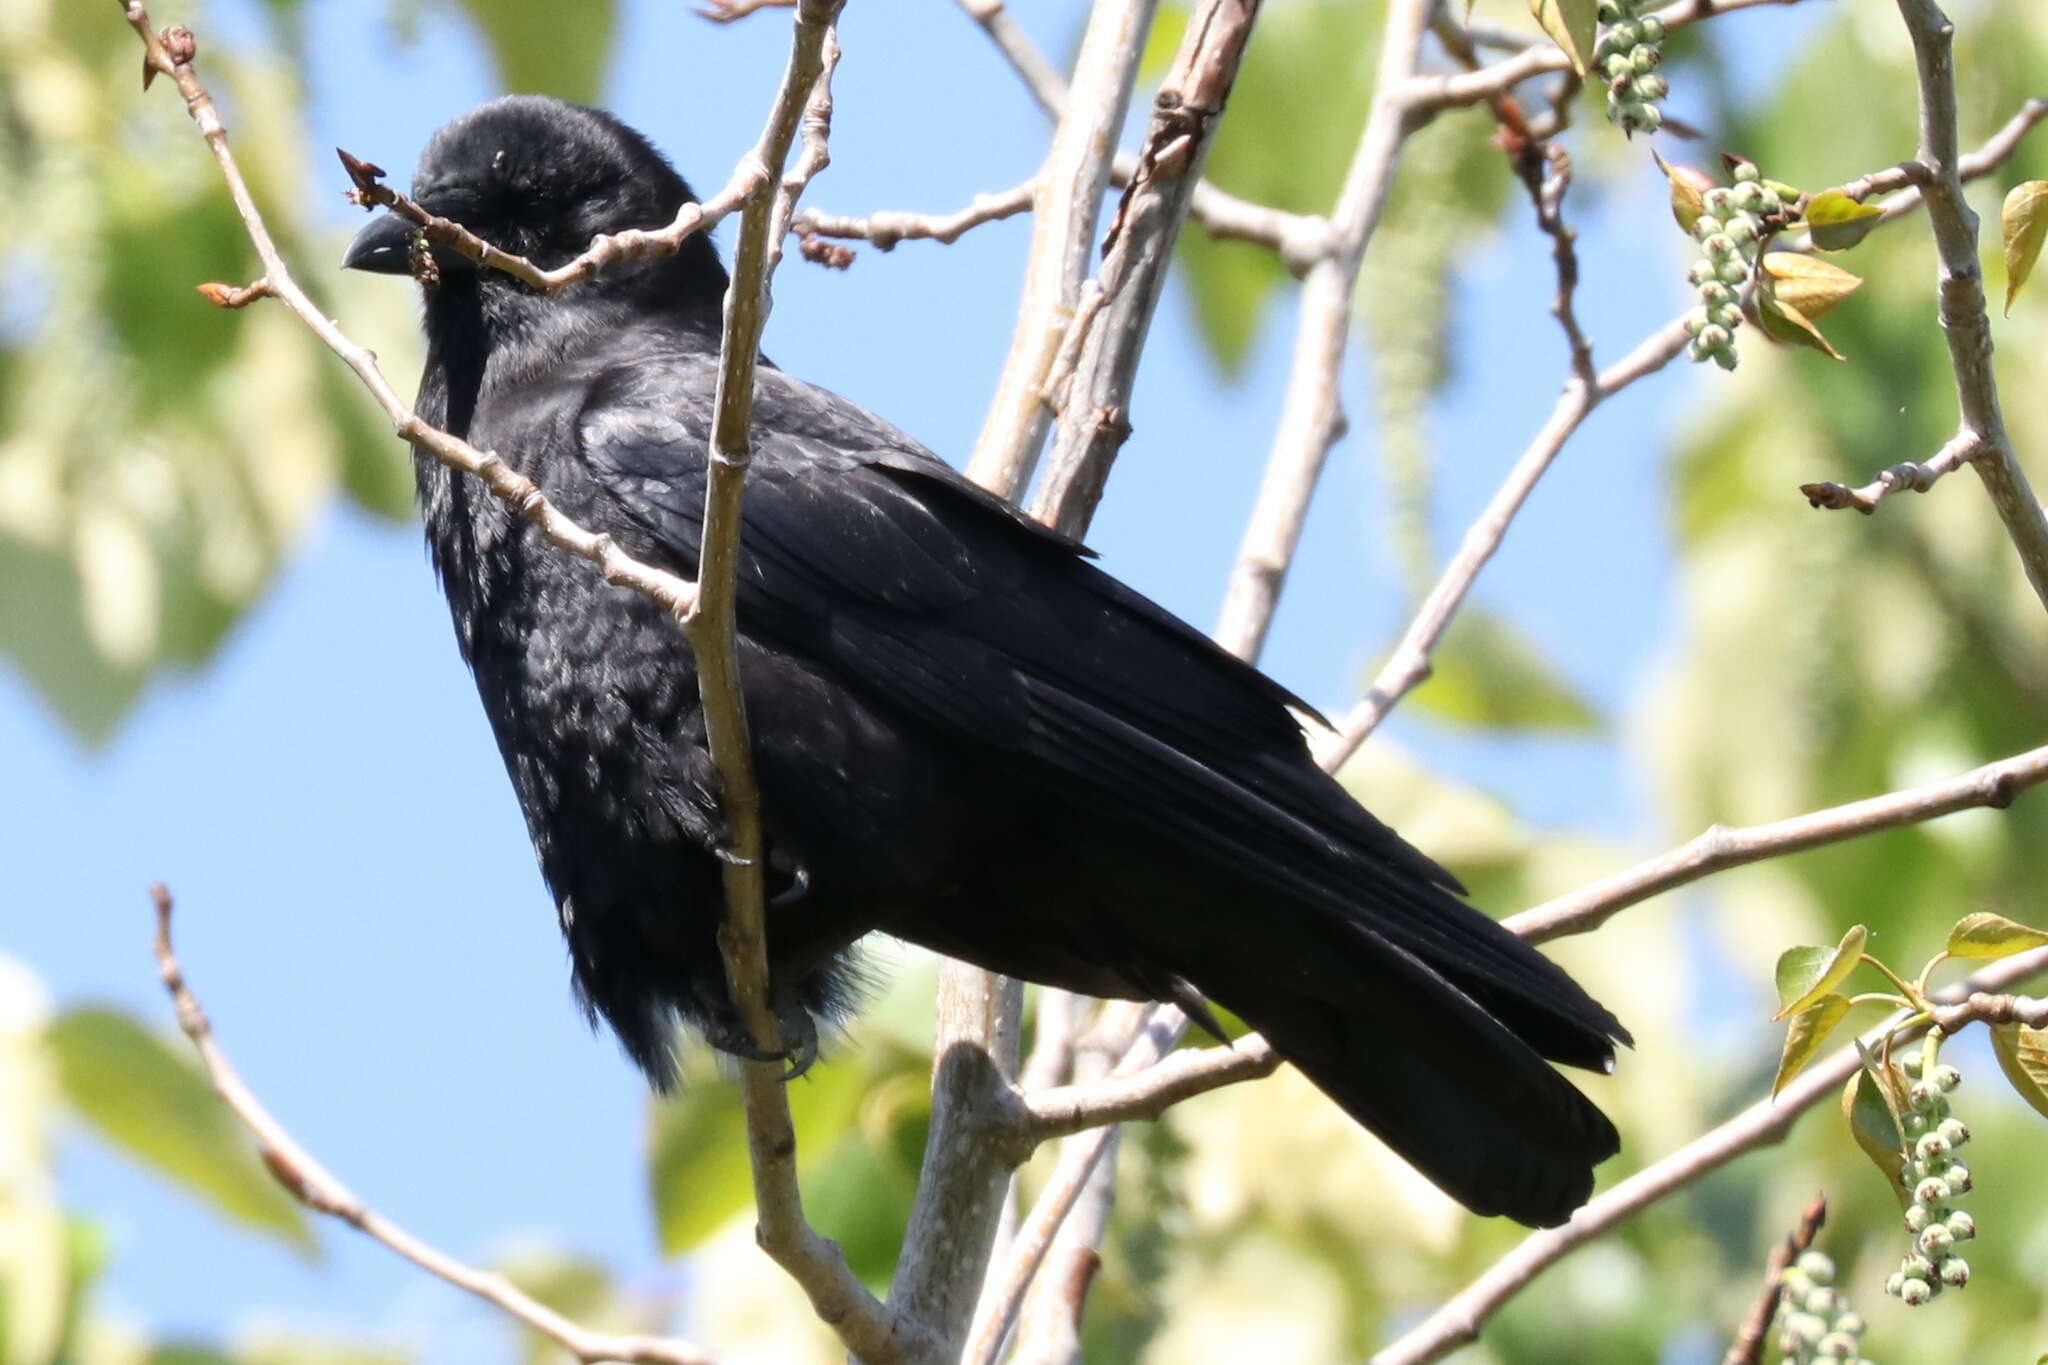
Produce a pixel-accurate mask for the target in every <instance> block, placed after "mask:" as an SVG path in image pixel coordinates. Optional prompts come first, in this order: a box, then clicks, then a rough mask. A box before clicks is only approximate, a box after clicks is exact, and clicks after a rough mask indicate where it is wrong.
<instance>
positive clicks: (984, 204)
mask: <svg viewBox="0 0 2048 1365" xmlns="http://www.w3.org/2000/svg"><path fill="white" fill-rule="evenodd" d="M1037 184H1038V182H1037V181H1036V180H1027V181H1025V182H1024V183H1023V184H1021V185H1019V186H1017V187H1016V188H1014V189H1008V190H1002V191H999V192H997V193H994V194H978V195H976V196H975V197H974V199H973V201H972V202H971V203H969V204H968V205H967V207H966V208H964V209H957V210H955V211H954V212H952V213H903V212H896V211H885V212H882V213H875V214H870V215H868V216H867V217H866V218H846V217H842V216H839V215H837V214H830V213H822V212H820V211H818V210H817V209H805V210H803V211H802V212H800V213H798V214H797V215H796V217H795V218H793V219H791V220H790V231H792V232H794V233H796V234H797V235H798V236H799V237H807V236H808V237H841V238H851V239H854V240H858V241H865V242H869V243H872V244H873V246H874V247H875V249H876V250H877V251H888V250H891V249H892V248H894V247H895V245H896V244H897V243H898V242H910V241H934V242H947V243H951V242H957V241H959V240H960V238H961V236H962V235H963V234H965V233H966V232H967V231H968V230H970V229H972V228H977V227H980V226H981V225H982V224H983V223H994V222H999V221H1001V220H1002V219H1004V218H1014V217H1016V216H1017V215H1018V214H1020V213H1026V212H1029V211H1030V208H1031V199H1032V194H1033V192H1034V191H1035V190H1036V189H1037Z"/></svg>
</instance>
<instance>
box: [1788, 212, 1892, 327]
mask: <svg viewBox="0 0 2048 1365" xmlns="http://www.w3.org/2000/svg"><path fill="white" fill-rule="evenodd" d="M1883 216H1884V210H1883V209H1881V208H1879V207H1878V206H1877V205H1875V204H1859V203H1857V202H1856V201H1855V200H1854V199H1851V198H1850V197H1849V196H1848V195H1846V194H1843V193H1842V192H1841V191H1840V190H1829V191H1827V192H1826V193H1825V194H1817V195H1815V196H1814V197H1813V201H1812V202H1811V203H1809V204H1808V205H1807V206H1806V226H1807V230H1808V231H1810V232H1812V234H1813V244H1814V245H1815V246H1817V247H1819V248H1820V249H1821V250H1822V251H1847V250H1848V249H1849V248H1850V247H1852V246H1855V245H1856V244H1857V243H1858V242H1860V241H1862V240H1863V239H1864V238H1865V237H1867V236H1869V235H1870V230H1871V229H1872V228H1874V227H1876V226H1877V220H1878V219H1879V218H1882V217H1883ZM1809 316H1811V314H1809Z"/></svg>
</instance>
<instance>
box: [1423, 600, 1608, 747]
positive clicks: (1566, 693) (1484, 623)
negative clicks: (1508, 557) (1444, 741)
mask: <svg viewBox="0 0 2048 1365" xmlns="http://www.w3.org/2000/svg"><path fill="white" fill-rule="evenodd" d="M1413 704H1414V705H1415V706H1416V707H1418V708H1420V709H1422V710H1424V711H1427V712H1429V713H1430V714H1431V715H1434V716H1436V717H1437V718H1439V719H1441V720H1447V721H1452V722H1455V723H1457V724H1460V725H1469V726H1473V727H1475V728H1479V729H1489V730H1549V731H1555V732H1562V733H1567V734H1590V733H1593V732H1596V731H1598V730H1599V728H1600V717H1599V714H1598V713H1597V712H1595V711H1594V710H1593V708H1592V706H1591V705H1589V704H1588V703H1587V702H1586V701H1585V700H1584V699H1583V698H1581V697H1580V695H1579V694H1578V693H1577V692H1576V691H1574V690H1573V688H1572V687H1571V685H1570V684H1569V683H1568V682H1566V681H1565V680H1564V679H1562V678H1560V677H1559V676H1558V674H1557V672H1556V670H1555V669H1553V668H1552V667H1551V665H1550V664H1549V662H1548V661H1546V660H1545V659H1544V657H1543V656H1542V654H1541V653H1539V652H1538V651H1537V648H1536V646H1535V645H1534V644H1532V643H1531V642H1530V641H1529V639H1528V637H1526V636H1525V635H1523V634H1522V633H1521V631H1520V629H1519V628H1517V627H1516V626H1514V625H1513V624H1512V623H1510V622H1509V621H1507V620H1506V619H1505V618H1503V617H1499V616H1496V615H1494V614H1493V613H1491V612H1488V611H1484V610H1480V609H1477V608H1473V607H1467V608H1466V609H1465V611H1464V612H1463V613H1461V614H1460V615H1459V617H1458V619H1457V620H1456V621H1455V622H1453V623H1452V625H1451V629H1450V633H1449V634H1448V635H1447V636H1446V637H1445V639H1444V642H1443V644H1442V645H1440V646H1439V647H1438V648H1437V651H1436V654H1435V657H1434V658H1433V659H1432V660H1431V667H1430V675H1429V681H1428V682H1426V683H1424V684H1423V685H1422V686H1421V687H1420V688H1418V689H1417V690H1416V693H1415V697H1414V702H1413Z"/></svg>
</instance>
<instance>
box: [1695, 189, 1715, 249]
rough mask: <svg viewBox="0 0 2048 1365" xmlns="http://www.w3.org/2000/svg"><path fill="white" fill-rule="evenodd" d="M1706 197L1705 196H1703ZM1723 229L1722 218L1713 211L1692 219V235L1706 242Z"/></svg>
mask: <svg viewBox="0 0 2048 1365" xmlns="http://www.w3.org/2000/svg"><path fill="white" fill-rule="evenodd" d="M1702 197H1703V198H1704V196H1702ZM1720 230H1721V220H1720V219H1719V218H1716V217H1715V216H1714V215H1713V214H1711V213H1702V214H1701V215H1700V216H1699V217H1697V218H1695V219H1693V220H1692V235H1693V236H1694V237H1697V238H1698V239H1699V240H1700V241H1702V242H1704V241H1706V240H1707V238H1709V237H1711V236H1713V235H1714V234H1715V233H1717V232H1719V231H1720Z"/></svg>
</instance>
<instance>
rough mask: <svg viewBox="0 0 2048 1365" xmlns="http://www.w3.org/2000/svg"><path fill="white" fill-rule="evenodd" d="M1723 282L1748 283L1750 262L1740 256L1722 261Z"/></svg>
mask: <svg viewBox="0 0 2048 1365" xmlns="http://www.w3.org/2000/svg"><path fill="white" fill-rule="evenodd" d="M1721 282H1722V283H1723V284H1733V285H1743V284H1748V283H1749V262H1747V261H1745V260H1742V259H1740V258H1737V259H1735V260H1732V261H1723V262H1721Z"/></svg>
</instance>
